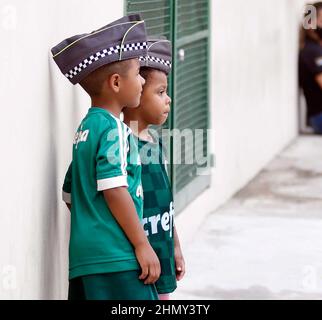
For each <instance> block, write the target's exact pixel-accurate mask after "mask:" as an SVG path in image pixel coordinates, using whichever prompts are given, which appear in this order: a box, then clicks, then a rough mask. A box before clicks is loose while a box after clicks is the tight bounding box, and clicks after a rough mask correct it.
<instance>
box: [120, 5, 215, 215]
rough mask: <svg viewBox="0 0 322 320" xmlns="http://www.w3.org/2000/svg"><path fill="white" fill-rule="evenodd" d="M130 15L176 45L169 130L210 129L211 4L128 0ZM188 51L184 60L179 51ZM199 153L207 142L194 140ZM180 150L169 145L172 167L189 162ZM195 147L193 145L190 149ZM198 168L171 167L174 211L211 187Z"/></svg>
mask: <svg viewBox="0 0 322 320" xmlns="http://www.w3.org/2000/svg"><path fill="white" fill-rule="evenodd" d="M125 8H126V13H134V12H139V13H140V14H141V15H142V17H143V19H144V20H145V21H146V26H147V31H148V34H149V35H157V34H159V35H164V36H166V37H167V38H168V39H170V40H171V41H172V44H173V69H172V72H171V74H170V76H169V93H170V95H171V97H172V102H173V103H172V111H171V116H170V118H169V119H168V122H167V124H166V126H165V127H169V128H170V129H173V128H176V129H179V130H184V129H186V128H188V129H192V130H194V129H203V130H206V129H207V128H208V127H209V123H208V118H209V109H208V104H209V101H208V96H209V94H208V90H209V88H208V83H209V0H195V1H188V0H176V1H175V0H127V1H126V6H125ZM183 52H184V60H183V59H181V58H179V53H183ZM195 145H196V146H197V150H196V151H197V152H198V153H200V154H201V153H202V154H204V155H206V154H207V151H208V141H207V139H206V135H204V139H203V143H202V142H201V141H195ZM185 147H186V146H185V144H184V143H183V144H181V149H180V148H179V144H178V143H177V142H176V141H172V142H171V159H172V161H171V163H173V160H174V159H175V158H176V159H178V157H179V156H181V159H185ZM187 147H190V149H189V150H191V148H192V147H193V148H195V147H194V146H187ZM197 167H198V166H197V164H196V163H195V159H194V162H193V163H192V164H179V165H172V166H171V168H170V172H171V180H172V186H173V192H174V196H175V202H176V212H177V213H178V212H179V211H181V210H182V209H183V208H184V207H185V206H186V205H187V204H188V203H189V202H191V201H192V200H193V199H194V198H195V197H196V196H197V195H198V194H199V193H200V192H202V191H203V190H204V189H205V188H206V187H207V186H209V184H210V177H209V176H207V175H205V176H198V175H197V173H196V170H197Z"/></svg>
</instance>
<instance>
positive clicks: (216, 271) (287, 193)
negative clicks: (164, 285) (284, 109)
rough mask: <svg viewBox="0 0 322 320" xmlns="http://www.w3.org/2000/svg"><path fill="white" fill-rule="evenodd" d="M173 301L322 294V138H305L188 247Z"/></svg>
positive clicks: (213, 216)
mask: <svg viewBox="0 0 322 320" xmlns="http://www.w3.org/2000/svg"><path fill="white" fill-rule="evenodd" d="M184 255H185V260H186V268H187V273H186V276H185V278H184V279H183V280H181V281H180V282H179V283H178V289H177V290H176V292H175V293H173V294H172V298H173V299H260V300H262V299H322V137H314V136H301V137H300V138H299V139H297V141H296V142H295V143H294V144H292V145H291V146H290V147H289V148H287V150H285V151H284V152H282V153H281V154H280V155H279V156H278V157H277V158H276V159H274V160H273V161H272V162H271V163H270V164H269V165H268V166H267V167H266V168H265V169H264V170H263V171H262V172H261V173H260V174H259V175H258V176H257V177H256V178H255V179H254V180H253V181H251V182H250V183H249V184H248V185H247V186H246V187H245V188H244V189H242V190H241V191H240V192H238V193H237V194H236V195H235V196H234V197H233V198H232V199H231V200H230V201H229V202H228V203H227V204H226V205H224V206H223V207H221V208H220V209H219V210H217V211H216V212H213V213H212V214H211V215H209V216H208V217H207V219H206V220H205V221H204V223H203V225H202V227H201V228H200V229H199V231H198V233H196V234H195V235H194V237H193V240H192V241H191V242H190V244H189V245H188V246H184Z"/></svg>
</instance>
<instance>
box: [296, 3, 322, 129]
mask: <svg viewBox="0 0 322 320" xmlns="http://www.w3.org/2000/svg"><path fill="white" fill-rule="evenodd" d="M313 6H314V7H315V9H316V13H317V19H316V22H317V23H316V26H314V28H312V26H311V27H310V28H305V26H304V25H303V27H302V30H301V50H300V56H299V80H300V86H301V87H302V89H303V93H304V96H305V100H306V105H307V112H306V122H307V124H308V125H310V126H311V127H312V128H313V130H314V133H316V134H322V2H316V3H314V4H313ZM309 14H310V12H309V13H306V14H305V17H304V18H305V19H307V17H308V15H309ZM309 22H310V21H309Z"/></svg>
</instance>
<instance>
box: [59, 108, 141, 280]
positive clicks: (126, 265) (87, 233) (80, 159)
mask: <svg viewBox="0 0 322 320" xmlns="http://www.w3.org/2000/svg"><path fill="white" fill-rule="evenodd" d="M121 186H125V187H127V188H128V192H129V193H130V195H131V197H132V199H133V202H134V204H135V207H136V210H137V214H138V217H139V219H140V220H141V219H142V214H143V203H142V202H143V198H142V186H141V163H140V158H139V154H138V146H137V144H136V141H135V139H134V138H133V135H132V134H131V130H130V128H128V127H127V126H126V125H125V124H124V123H123V122H122V121H120V120H119V119H118V118H116V117H114V116H113V115H112V114H111V113H109V112H108V111H106V110H104V109H102V108H97V107H91V108H90V109H89V111H88V114H87V115H86V117H85V118H84V119H83V121H82V122H81V125H80V126H79V128H78V130H77V133H76V135H75V138H74V145H73V160H72V163H71V165H70V167H69V169H68V172H67V174H66V178H65V182H64V186H63V199H64V201H65V202H67V203H68V202H71V204H72V210H71V234H70V243H69V279H72V278H75V277H78V276H83V275H88V274H95V273H108V272H116V271H129V270H139V269H140V266H139V264H138V261H137V259H136V256H135V253H134V248H133V246H132V244H131V243H130V242H129V240H128V238H127V237H126V235H125V233H124V231H123V230H122V229H121V227H120V225H119V224H118V223H117V221H116V219H115V218H114V216H113V214H112V213H111V211H110V209H109V207H108V205H107V203H106V201H105V198H104V195H103V192H102V191H103V190H106V189H111V188H116V187H121ZM70 193H71V197H70ZM69 198H70V199H69ZM68 200H71V201H68Z"/></svg>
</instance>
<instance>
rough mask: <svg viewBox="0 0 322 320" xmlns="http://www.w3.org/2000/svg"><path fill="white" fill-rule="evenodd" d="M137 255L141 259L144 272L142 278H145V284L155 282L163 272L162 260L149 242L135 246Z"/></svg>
mask: <svg viewBox="0 0 322 320" xmlns="http://www.w3.org/2000/svg"><path fill="white" fill-rule="evenodd" d="M135 255H136V257H137V259H138V261H139V264H140V266H141V269H142V273H141V275H140V276H139V279H140V280H145V281H144V284H152V283H155V282H156V281H157V280H158V279H159V277H160V273H161V267H160V261H159V259H158V257H157V255H156V254H155V252H154V250H153V249H152V247H151V245H150V244H149V243H148V242H145V243H143V244H141V245H138V246H137V247H136V248H135Z"/></svg>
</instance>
